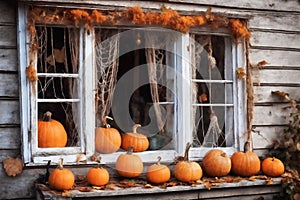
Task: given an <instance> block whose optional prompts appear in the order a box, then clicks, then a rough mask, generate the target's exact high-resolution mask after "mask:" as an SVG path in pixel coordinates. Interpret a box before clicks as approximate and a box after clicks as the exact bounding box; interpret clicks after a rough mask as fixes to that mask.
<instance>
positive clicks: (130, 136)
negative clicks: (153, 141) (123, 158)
mask: <svg viewBox="0 0 300 200" xmlns="http://www.w3.org/2000/svg"><path fill="white" fill-rule="evenodd" d="M138 127H141V125H140V124H135V125H134V126H133V127H132V133H130V132H128V133H125V134H124V135H123V136H122V148H123V149H124V150H126V151H128V150H129V148H130V147H133V151H134V152H142V151H145V150H147V149H148V147H149V140H148V138H147V137H146V136H145V135H143V134H142V133H137V131H136V130H137V128H138Z"/></svg>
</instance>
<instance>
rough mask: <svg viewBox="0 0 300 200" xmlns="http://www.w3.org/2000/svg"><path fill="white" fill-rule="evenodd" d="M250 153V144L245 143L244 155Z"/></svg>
mask: <svg viewBox="0 0 300 200" xmlns="http://www.w3.org/2000/svg"><path fill="white" fill-rule="evenodd" d="M249 151H250V142H249V141H246V142H245V144H244V153H247V152H249Z"/></svg>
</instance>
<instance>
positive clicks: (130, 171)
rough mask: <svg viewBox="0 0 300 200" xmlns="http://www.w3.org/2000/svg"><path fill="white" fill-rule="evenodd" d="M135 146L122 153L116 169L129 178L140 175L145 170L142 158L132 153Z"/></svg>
mask: <svg viewBox="0 0 300 200" xmlns="http://www.w3.org/2000/svg"><path fill="white" fill-rule="evenodd" d="M132 151H133V147H130V148H129V150H128V151H127V153H125V154H120V155H119V156H118V158H117V161H116V170H117V172H118V174H119V175H120V176H123V177H127V178H134V177H138V176H139V175H141V174H142V172H143V168H144V165H143V162H142V159H141V158H140V157H139V156H138V155H135V154H133V153H132Z"/></svg>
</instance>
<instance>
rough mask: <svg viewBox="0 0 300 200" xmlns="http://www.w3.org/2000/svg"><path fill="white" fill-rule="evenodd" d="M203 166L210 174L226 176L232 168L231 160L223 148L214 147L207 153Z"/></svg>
mask: <svg viewBox="0 0 300 200" xmlns="http://www.w3.org/2000/svg"><path fill="white" fill-rule="evenodd" d="M202 168H203V171H204V172H205V173H206V174H207V175H208V176H213V177H222V176H226V175H228V174H229V172H230V170H231V160H230V157H228V156H227V154H226V153H225V152H224V151H222V150H221V149H212V150H210V151H208V152H207V153H206V154H205V156H204V158H203V160H202Z"/></svg>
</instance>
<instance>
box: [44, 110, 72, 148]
mask: <svg viewBox="0 0 300 200" xmlns="http://www.w3.org/2000/svg"><path fill="white" fill-rule="evenodd" d="M51 115H52V113H51V112H49V111H48V112H46V113H45V114H44V117H43V120H38V147H65V146H66V144H67V139H68V136H67V132H66V130H65V128H64V127H63V125H62V124H61V123H60V122H59V121H56V120H54V119H51Z"/></svg>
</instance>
